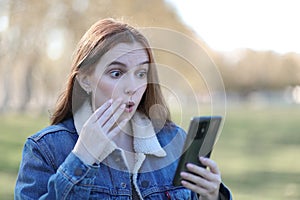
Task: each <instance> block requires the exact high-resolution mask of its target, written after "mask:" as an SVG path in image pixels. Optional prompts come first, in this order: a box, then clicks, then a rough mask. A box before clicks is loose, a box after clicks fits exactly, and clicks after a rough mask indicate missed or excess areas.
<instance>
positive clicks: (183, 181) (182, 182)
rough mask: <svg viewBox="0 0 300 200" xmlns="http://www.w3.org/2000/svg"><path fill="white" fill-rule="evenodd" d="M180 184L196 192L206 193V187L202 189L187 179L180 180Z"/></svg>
mask: <svg viewBox="0 0 300 200" xmlns="http://www.w3.org/2000/svg"><path fill="white" fill-rule="evenodd" d="M181 184H182V186H184V187H186V188H187V189H190V190H192V191H194V192H195V193H197V194H200V195H202V194H205V193H206V189H204V188H202V187H199V186H197V185H195V184H192V183H190V182H188V181H185V180H182V181H181Z"/></svg>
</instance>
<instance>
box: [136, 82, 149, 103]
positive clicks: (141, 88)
mask: <svg viewBox="0 0 300 200" xmlns="http://www.w3.org/2000/svg"><path fill="white" fill-rule="evenodd" d="M146 89H147V85H145V86H143V87H140V88H139V89H138V90H137V92H136V93H137V96H138V98H139V100H141V99H142V97H143V94H144V93H145V91H146Z"/></svg>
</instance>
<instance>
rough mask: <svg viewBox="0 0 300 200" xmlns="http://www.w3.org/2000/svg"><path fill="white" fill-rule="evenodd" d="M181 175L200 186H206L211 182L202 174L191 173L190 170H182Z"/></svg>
mask: <svg viewBox="0 0 300 200" xmlns="http://www.w3.org/2000/svg"><path fill="white" fill-rule="evenodd" d="M180 176H181V177H182V179H184V180H187V181H189V182H192V183H194V184H196V185H198V186H201V187H203V188H206V187H207V185H208V184H209V182H208V181H207V180H206V179H204V178H203V177H201V176H198V175H195V174H192V173H189V172H181V173H180Z"/></svg>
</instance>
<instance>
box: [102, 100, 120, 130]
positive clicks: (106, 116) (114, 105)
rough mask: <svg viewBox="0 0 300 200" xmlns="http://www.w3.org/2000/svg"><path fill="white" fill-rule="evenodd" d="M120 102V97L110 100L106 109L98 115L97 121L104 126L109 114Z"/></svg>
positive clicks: (109, 116)
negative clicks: (110, 102)
mask: <svg viewBox="0 0 300 200" xmlns="http://www.w3.org/2000/svg"><path fill="white" fill-rule="evenodd" d="M121 103H122V99H120V98H119V99H117V100H116V101H114V102H112V104H111V105H110V106H109V108H108V109H106V110H105V111H104V112H103V114H102V115H101V116H100V117H99V119H98V122H99V124H100V125H101V126H104V125H105V123H106V122H107V121H108V120H109V119H110V118H111V116H112V115H113V114H114V113H115V110H116V109H118V108H119V106H120V105H121Z"/></svg>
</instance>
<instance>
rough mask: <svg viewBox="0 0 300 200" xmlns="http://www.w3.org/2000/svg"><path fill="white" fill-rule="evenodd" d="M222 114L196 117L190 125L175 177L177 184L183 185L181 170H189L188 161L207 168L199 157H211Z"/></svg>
mask: <svg viewBox="0 0 300 200" xmlns="http://www.w3.org/2000/svg"><path fill="white" fill-rule="evenodd" d="M221 119H222V117H221V116H207V117H194V118H193V119H192V120H191V122H190V126H189V130H188V134H187V138H186V140H185V144H184V147H183V150H182V155H181V157H180V159H179V163H178V166H177V169H176V172H175V176H174V179H173V184H174V185H175V186H180V185H181V183H180V182H181V179H182V178H181V176H180V172H182V171H188V169H187V168H186V164H187V163H193V164H196V165H198V166H202V167H204V168H206V166H204V165H203V164H202V163H201V162H200V161H199V157H200V156H203V157H207V158H209V157H210V155H211V152H212V149H213V147H214V144H215V142H216V139H217V135H218V130H219V127H220V124H221Z"/></svg>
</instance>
